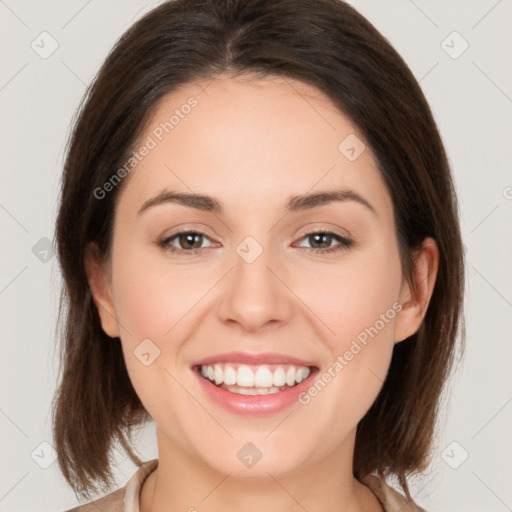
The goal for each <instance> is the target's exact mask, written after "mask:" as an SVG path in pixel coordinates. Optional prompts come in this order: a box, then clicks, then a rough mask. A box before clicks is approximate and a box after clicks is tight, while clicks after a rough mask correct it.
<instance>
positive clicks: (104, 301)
mask: <svg viewBox="0 0 512 512" xmlns="http://www.w3.org/2000/svg"><path fill="white" fill-rule="evenodd" d="M84 264H85V272H86V275H87V281H88V282H89V287H90V289H91V293H92V297H93V300H94V304H95V305H96V309H97V310H98V315H99V317H100V321H101V327H102V328H103V330H104V331H105V333H106V334H107V335H108V336H110V337H111V338H116V337H118V336H119V324H118V321H117V315H116V311H115V308H114V301H113V300H112V289H111V280H110V276H109V271H108V268H107V265H106V264H105V263H104V262H103V261H102V259H101V258H100V256H99V253H98V248H97V246H96V244H91V245H89V246H88V247H87V249H86V251H85V259H84Z"/></svg>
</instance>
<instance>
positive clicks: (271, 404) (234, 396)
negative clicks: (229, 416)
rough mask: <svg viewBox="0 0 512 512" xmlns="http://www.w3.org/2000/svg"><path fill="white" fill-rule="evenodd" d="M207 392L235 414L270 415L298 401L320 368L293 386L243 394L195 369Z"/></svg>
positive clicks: (313, 370)
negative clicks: (269, 391)
mask: <svg viewBox="0 0 512 512" xmlns="http://www.w3.org/2000/svg"><path fill="white" fill-rule="evenodd" d="M193 372H194V373H195V374H196V376H197V378H198V379H199V382H200V384H201V386H202V387H203V389H204V391H205V392H206V394H207V395H208V396H209V397H210V398H211V399H212V400H213V401H214V402H217V403H218V404H219V405H221V406H222V407H224V408H225V409H227V410H228V411H230V412H233V413H235V414H243V415H249V416H269V415H271V414H275V413H277V412H280V411H282V410H284V409H286V408H287V407H289V406H290V405H292V404H293V403H295V402H297V401H298V397H299V395H300V394H301V393H302V392H303V391H306V390H307V389H308V388H309V387H310V385H311V382H312V378H314V376H315V375H316V374H317V372H318V369H317V368H314V369H312V370H311V373H310V374H309V376H308V378H307V379H305V380H303V381H302V382H301V383H299V384H297V385H296V386H294V387H293V388H290V389H286V390H284V391H278V392H277V393H271V394H268V395H241V394H239V393H232V392H231V391H226V390H225V389H223V388H221V387H218V386H216V385H215V384H213V383H212V382H210V381H209V380H207V379H205V378H204V377H202V376H201V375H200V374H199V372H198V371H197V370H193Z"/></svg>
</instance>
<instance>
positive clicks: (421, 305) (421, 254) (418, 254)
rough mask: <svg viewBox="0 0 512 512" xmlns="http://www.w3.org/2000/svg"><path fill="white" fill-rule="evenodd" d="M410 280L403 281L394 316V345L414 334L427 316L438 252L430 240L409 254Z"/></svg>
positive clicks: (437, 263) (424, 241)
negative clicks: (410, 264) (411, 259)
mask: <svg viewBox="0 0 512 512" xmlns="http://www.w3.org/2000/svg"><path fill="white" fill-rule="evenodd" d="M413 262H414V266H413V268H412V280H413V282H414V286H411V283H409V282H408V280H407V279H405V278H404V282H403V284H402V289H401V291H400V298H399V302H400V304H401V305H402V309H401V310H400V311H399V313H398V314H397V315H396V322H395V343H398V342H400V341H403V340H405V339H406V338H408V337H409V336H412V335H413V334H414V333H416V332H417V331H418V329H419V328H420V326H421V323H422V322H423V318H424V317H425V314H426V312H427V308H428V305H429V302H430V298H431V297H432V292H433V291H434V285H435V282H436V277H437V268H438V265H439V250H438V248H437V244H436V242H435V240H434V239H433V238H425V240H423V242H422V244H421V247H420V248H419V249H417V250H416V251H415V252H414V254H413Z"/></svg>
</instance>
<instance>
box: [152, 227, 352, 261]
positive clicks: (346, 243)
mask: <svg viewBox="0 0 512 512" xmlns="http://www.w3.org/2000/svg"><path fill="white" fill-rule="evenodd" d="M184 234H185V235H199V236H202V237H204V238H208V239H209V237H208V236H207V235H205V234H204V233H201V232H200V231H195V230H183V231H178V232H176V233H174V234H172V235H170V236H168V237H165V238H163V239H162V240H160V241H158V242H157V244H158V246H159V247H160V248H162V249H163V250H164V251H167V252H170V253H172V254H177V253H182V255H185V254H186V255H187V256H189V255H193V254H197V253H199V252H201V251H202V250H203V249H205V247H202V248H198V249H192V250H186V249H177V248H176V247H173V246H172V245H169V244H170V242H171V241H172V240H174V239H175V238H177V237H179V236H180V235H184ZM316 234H322V235H327V236H329V237H331V238H334V239H335V240H337V241H338V242H340V245H337V246H335V247H329V248H328V249H315V248H314V247H302V249H305V250H306V252H307V253H309V254H325V253H334V252H338V251H341V250H344V249H349V248H350V247H352V245H353V243H354V241H353V240H350V239H349V238H346V237H344V236H341V235H339V234H337V233H333V232H332V231H326V230H318V231H310V232H308V233H306V234H305V235H303V236H302V237H301V238H300V239H299V240H302V239H304V238H308V237H309V236H312V235H316ZM183 253H185V254H183Z"/></svg>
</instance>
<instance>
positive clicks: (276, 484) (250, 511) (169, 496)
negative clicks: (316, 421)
mask: <svg viewBox="0 0 512 512" xmlns="http://www.w3.org/2000/svg"><path fill="white" fill-rule="evenodd" d="M157 433H158V447H159V463H158V468H157V469H156V470H155V471H153V472H152V473H151V474H150V475H149V476H148V478H147V479H146V481H145V482H144V485H143V487H142V491H141V495H140V512H168V511H169V510H183V511H188V512H201V511H203V510H208V512H231V511H232V512H239V511H240V510H243V511H244V512H261V510H278V511H279V512H304V510H307V511H308V512H324V511H325V510H333V511H339V512H363V511H364V512H383V508H382V506H381V505H380V503H379V501H378V500H377V498H376V497H375V495H374V494H373V493H372V492H371V491H370V489H368V487H366V486H364V485H363V484H361V483H360V482H358V481H357V480H356V479H355V478H354V476H353V474H352V454H353V450H340V451H336V452H334V453H331V454H330V455H327V456H326V457H325V458H322V459H320V460H318V461H317V462H315V463H314V464H311V465H309V466H307V467H304V468H301V469H300V470H296V471H293V472H287V473H285V474H282V475H280V474H278V473H277V471H271V470H269V471H264V472H263V473H262V476H259V477H257V478H254V479H246V478H243V479H242V478H237V477H233V476H232V475H231V473H230V472H229V471H227V472H226V473H225V474H221V473H219V472H217V471H215V470H213V469H212V468H210V467H208V466H207V465H205V464H204V463H202V462H201V461H199V460H198V459H197V458H194V457H191V456H190V454H187V453H185V452H183V451H182V450H180V449H179V447H177V446H176V445H173V444H171V443H170V442H169V438H167V437H165V436H164V435H163V434H162V432H161V431H159V430H158V429H157ZM164 441H165V442H164ZM352 441H353V440H352ZM352 448H353V442H352Z"/></svg>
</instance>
